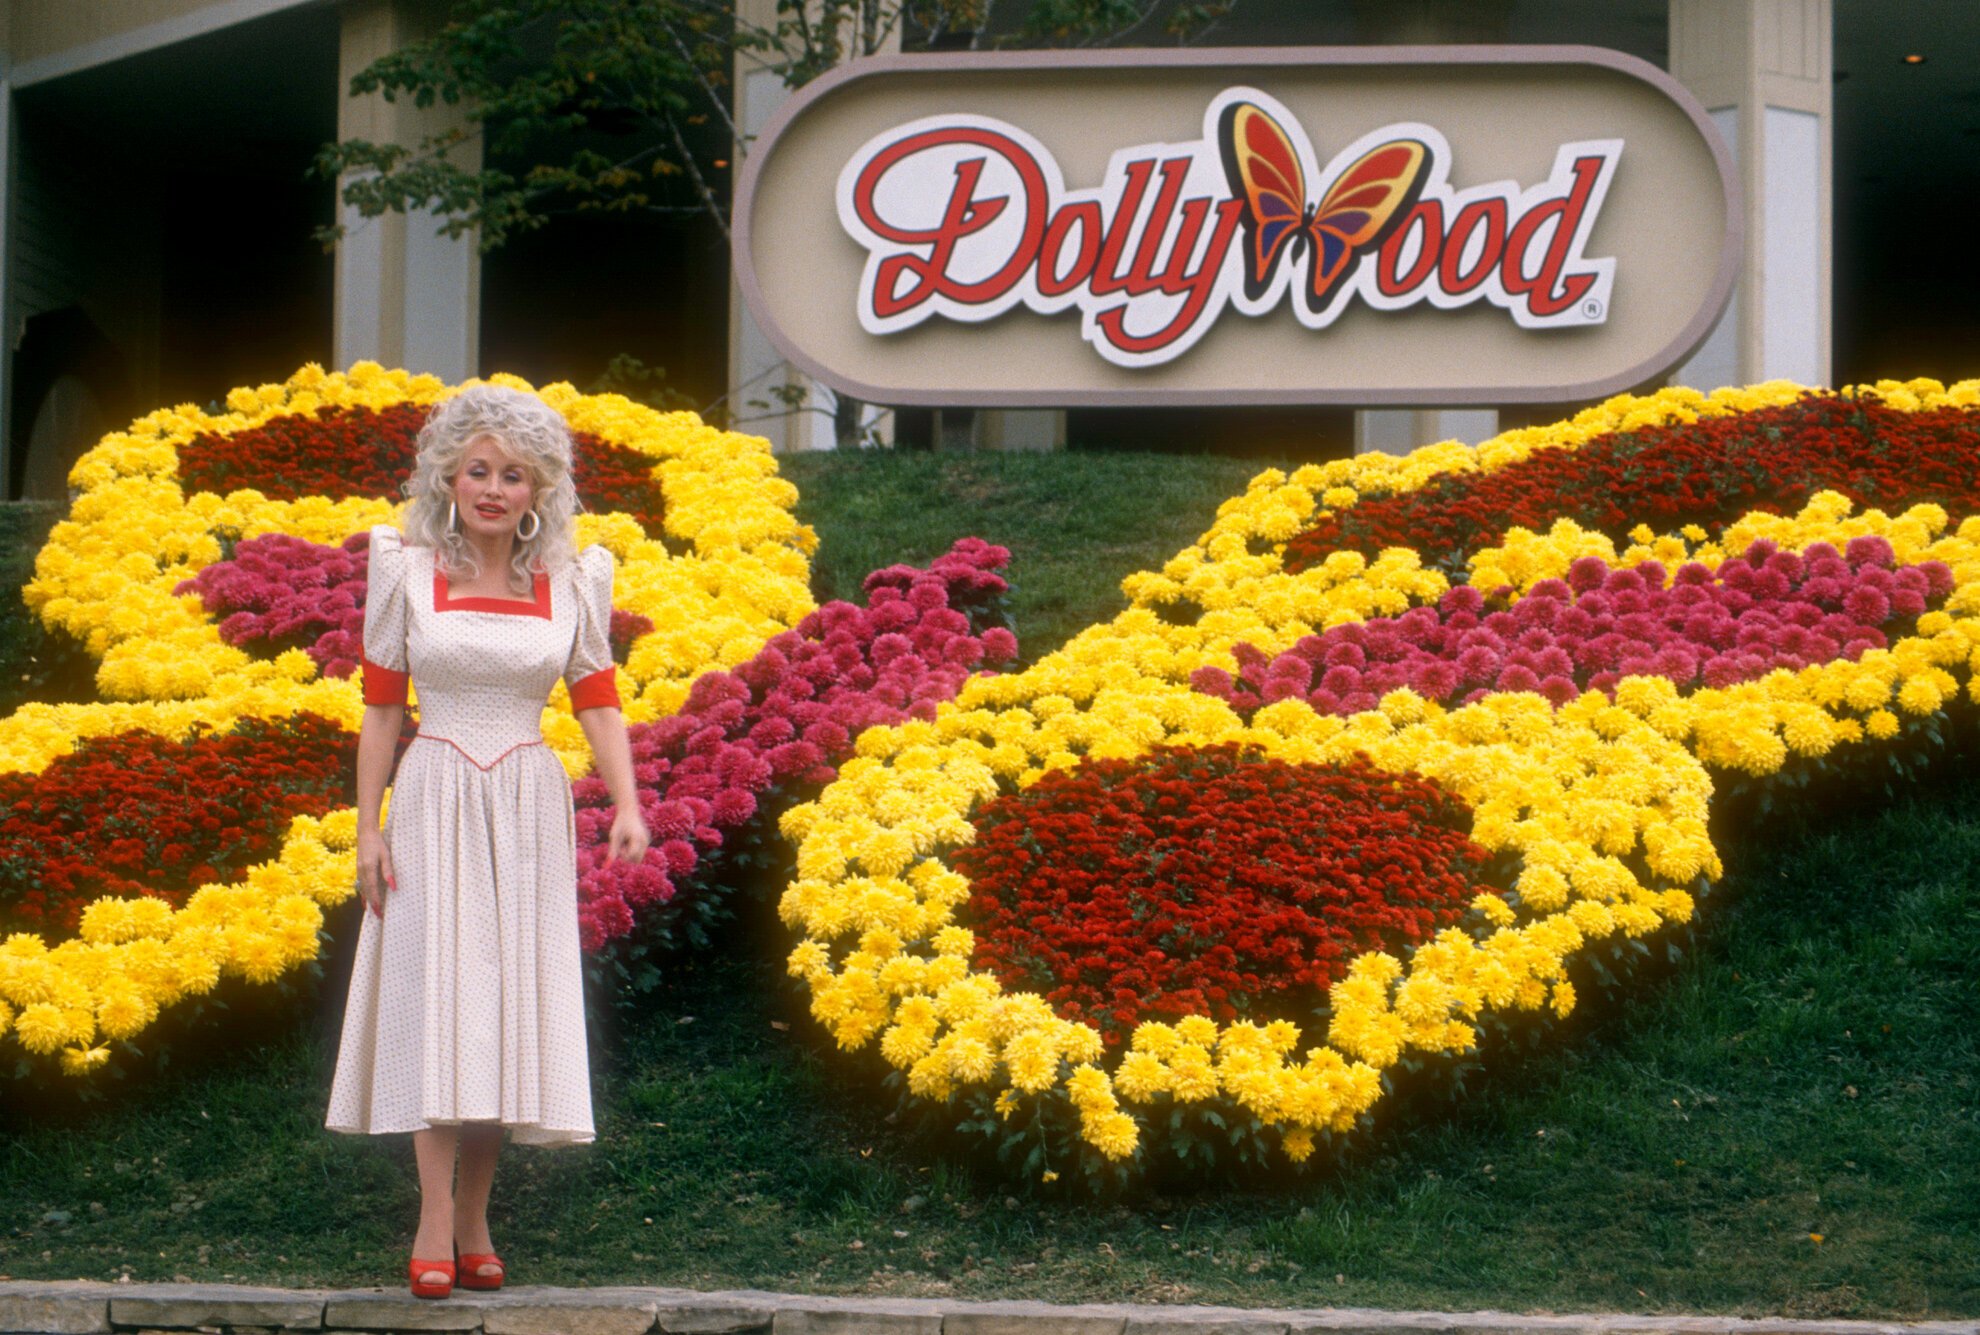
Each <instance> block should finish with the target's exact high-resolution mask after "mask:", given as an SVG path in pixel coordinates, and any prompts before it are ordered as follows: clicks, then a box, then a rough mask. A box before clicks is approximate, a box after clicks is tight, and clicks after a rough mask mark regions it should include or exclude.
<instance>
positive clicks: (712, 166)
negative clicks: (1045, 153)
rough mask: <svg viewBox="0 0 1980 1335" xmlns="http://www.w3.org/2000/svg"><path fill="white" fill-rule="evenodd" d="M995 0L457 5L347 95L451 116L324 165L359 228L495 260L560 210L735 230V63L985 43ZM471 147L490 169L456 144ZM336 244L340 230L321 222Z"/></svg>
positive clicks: (1062, 9)
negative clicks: (410, 226)
mask: <svg viewBox="0 0 1980 1335" xmlns="http://www.w3.org/2000/svg"><path fill="white" fill-rule="evenodd" d="M991 8H992V5H991V0H777V6H776V16H775V18H774V20H773V21H772V22H771V23H770V24H769V25H767V26H757V25H753V24H750V23H748V22H746V21H744V20H742V19H740V18H739V17H738V16H737V14H736V12H735V6H733V5H732V4H729V3H727V2H726V0H454V3H453V5H452V6H451V8H450V9H449V11H448V15H447V19H446V22H445V23H444V24H442V25H441V27H440V28H439V29H438V30H437V31H436V32H434V33H432V34H430V35H428V36H425V37H422V38H418V39H416V40H414V41H411V42H408V43H407V44H406V45H404V46H402V47H400V48H399V49H397V50H395V51H392V52H389V53H388V54H386V55H384V56H381V57H380V58H379V59H377V60H376V61H374V62H372V63H371V64H370V65H368V66H366V67H365V68H364V69H362V70H360V71H359V72H358V73H357V74H356V75H355V76H353V78H352V79H351V85H350V89H349V91H350V94H351V95H352V96H354V97H355V96H362V95H369V94H376V95H379V96H382V97H383V98H384V99H385V100H386V101H388V102H397V101H399V100H400V99H402V98H403V99H406V100H408V101H410V102H411V103H412V105H413V106H415V107H419V108H431V107H434V106H436V105H444V106H447V107H453V108H457V109H458V114H457V115H454V116H451V117H448V118H446V119H447V121H448V124H446V125H445V127H444V128H437V129H435V130H433V131H432V132H431V133H428V134H425V135H422V136H421V137H420V138H419V141H418V142H417V143H413V144H403V143H390V142H386V143H380V142H375V141H372V140H368V139H347V140H344V141H342V142H340V143H335V144H326V145H324V146H323V147H322V148H321V149H320V150H319V151H318V153H317V157H316V162H315V167H314V170H315V172H316V174H317V175H319V176H321V177H325V178H329V179H337V178H339V177H344V178H346V179H345V180H344V183H343V186H342V188H341V192H340V194H341V198H342V200H343V202H344V203H345V204H347V205H350V206H351V207H353V208H355V209H356V210H357V211H358V213H359V214H360V215H361V216H363V217H366V218H375V217H378V216H380V215H382V214H385V213H388V212H398V213H405V212H410V211H412V210H416V209H427V210H431V211H432V212H434V213H436V214H438V215H439V216H440V217H441V218H442V219H443V220H444V221H443V222H442V224H441V227H440V230H441V232H443V233H444V234H445V235H447V236H449V237H459V236H462V235H466V234H469V233H473V234H474V236H475V238H476V242H477V244H478V245H479V246H480V248H481V249H482V250H483V251H484V252H486V251H491V250H494V249H496V248H497V247H499V246H501V245H502V244H503V243H504V242H505V241H507V240H508V239H509V238H510V237H512V236H514V235H516V234H518V233H522V232H528V231H533V230H535V229H536V228H539V227H542V226H543V225H544V224H545V223H546V222H548V221H549V220H550V218H551V217H553V216H556V215H558V214H564V213H661V214H704V215H706V216H707V217H709V218H711V219H712V220H714V221H715V222H716V223H717V224H718V225H719V226H720V227H721V228H722V231H723V233H724V234H725V235H726V234H727V231H728V205H729V194H730V186H729V181H730V176H729V172H730V171H731V169H732V167H733V166H734V165H738V164H737V163H736V162H735V161H734V160H738V159H740V158H741V157H742V156H744V155H745V154H746V153H747V152H748V145H747V136H745V135H744V134H742V133H741V131H740V130H739V128H738V127H737V126H736V124H735V123H734V120H733V118H732V116H731V114H730V103H731V83H732V82H733V79H732V72H731V71H732V67H733V64H734V61H735V58H736V56H737V54H738V53H739V52H740V53H744V54H746V55H747V56H748V57H749V58H750V59H751V60H752V61H753V62H755V63H757V64H759V65H761V66H762V67H763V68H765V69H768V70H770V71H771V72H773V73H775V74H777V75H778V76H779V77H780V78H782V79H783V81H784V83H785V84H786V85H788V86H790V87H793V88H795V87H798V86H799V85H801V84H804V83H806V82H808V81H810V80H811V79H813V78H816V77H817V76H818V75H820V74H822V73H824V72H825V71H826V70H829V69H832V68H834V67H835V66H838V65H841V64H843V63H845V62H846V61H847V60H849V59H853V58H855V57H858V56H863V55H870V54H872V53H874V52H877V51H879V50H881V49H882V48H883V47H885V46H887V45H888V44H889V43H890V42H891V41H892V40H893V39H894V38H895V37H896V36H897V35H900V36H905V35H906V34H907V33H909V32H912V33H913V34H914V35H915V36H916V37H917V38H919V39H920V40H922V41H925V42H932V43H936V44H946V42H947V41H948V40H949V39H950V38H951V37H952V36H953V35H955V34H959V33H961V34H970V35H972V36H973V37H974V36H977V35H980V33H981V30H982V29H983V28H984V27H985V26H986V25H990V24H991V22H992V19H991V14H990V10H991ZM1226 8H1228V5H1227V4H1225V3H1208V4H1204V3H1196V4H1185V5H1181V6H1171V5H1168V4H1165V3H1163V0H1030V9H1029V10H1028V11H1026V17H1025V18H1024V19H1023V20H1022V21H1021V22H1019V23H1017V24H1016V25H1014V26H1002V27H1000V28H999V31H1000V33H1001V35H999V36H994V37H993V38H992V40H993V41H995V42H996V43H997V44H1000V45H1003V44H1021V45H1091V44H1094V43H1096V42H1103V41H1111V40H1140V39H1144V38H1145V37H1147V36H1148V35H1150V34H1149V32H1148V29H1149V28H1150V25H1151V22H1152V21H1153V20H1154V19H1155V18H1156V16H1157V15H1160V16H1161V18H1162V21H1161V23H1160V25H1159V27H1160V31H1161V32H1162V33H1163V34H1165V35H1166V36H1168V37H1169V38H1170V39H1172V40H1181V39H1183V38H1185V37H1188V36H1192V35H1195V34H1196V33H1199V32H1201V31H1203V30H1204V29H1205V28H1207V26H1208V25H1209V24H1210V23H1211V22H1213V21H1214V19H1215V18H1217V17H1219V16H1221V14H1222V13H1223V11H1224V10H1225V9H1226ZM476 139H478V140H479V141H480V143H481V148H482V163H481V165H480V166H479V167H468V166H465V165H463V164H462V163H461V162H460V161H457V160H456V156H457V155H456V153H455V150H457V149H459V148H461V147H462V146H463V145H466V144H468V143H470V142H471V141H473V140H476ZM315 235H316V239H317V240H318V241H319V242H321V243H322V244H323V246H324V247H325V248H326V249H329V248H330V247H332V246H334V245H335V243H336V241H337V239H338V238H339V237H341V236H342V235H343V228H342V226H341V224H335V223H333V224H330V225H328V226H325V227H322V228H319V229H317V231H316V234H315Z"/></svg>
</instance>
